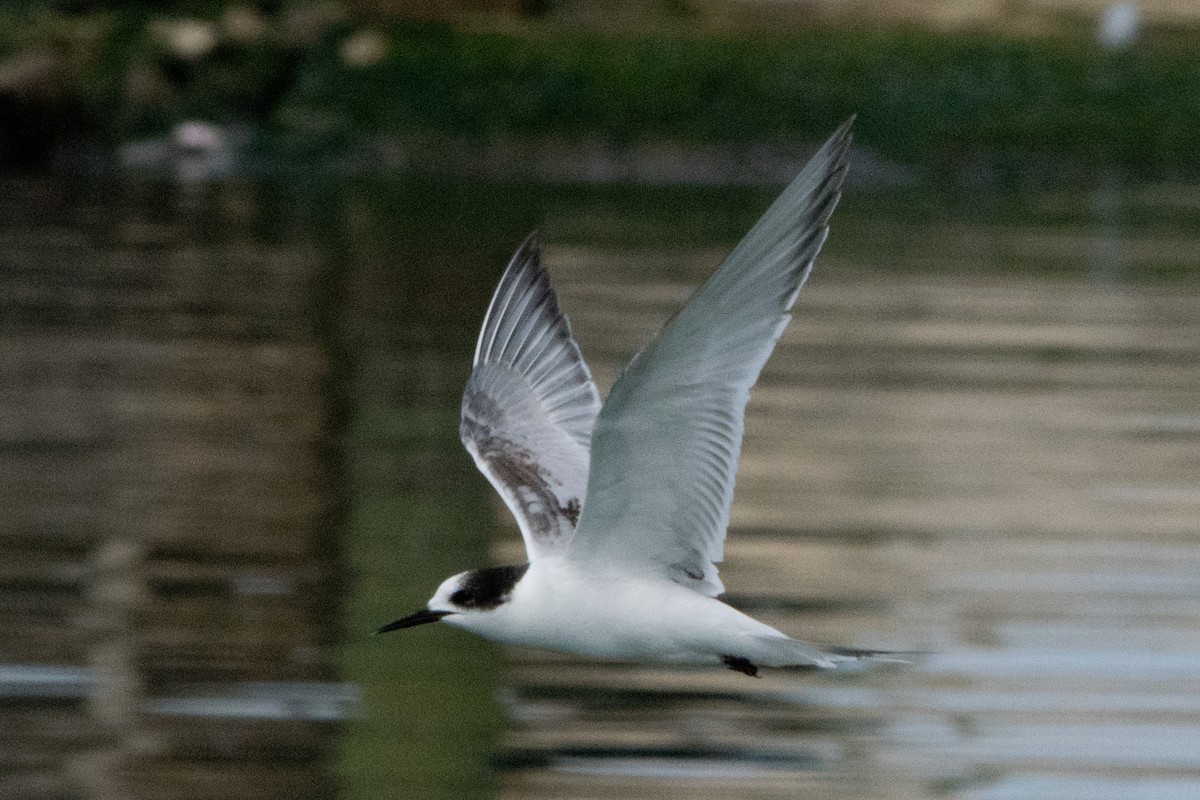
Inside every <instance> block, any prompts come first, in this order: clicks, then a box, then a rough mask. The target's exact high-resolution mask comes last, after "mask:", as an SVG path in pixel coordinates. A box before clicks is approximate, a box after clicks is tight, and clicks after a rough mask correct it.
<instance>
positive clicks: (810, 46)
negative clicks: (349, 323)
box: [291, 26, 1200, 165]
mask: <svg viewBox="0 0 1200 800" xmlns="http://www.w3.org/2000/svg"><path fill="white" fill-rule="evenodd" d="M391 42H392V50H391V53H390V55H389V57H388V58H387V59H386V60H385V61H384V62H382V63H380V64H379V65H377V66H375V67H373V68H371V69H367V70H357V71H342V72H341V74H339V75H337V77H336V78H335V77H333V76H334V74H336V73H338V72H339V70H338V69H337V68H336V66H334V65H333V64H332V63H331V62H330V61H329V60H326V61H325V64H326V65H328V66H327V67H326V68H324V69H322V70H321V71H320V72H321V74H326V75H328V76H329V77H328V79H327V80H325V81H323V82H318V81H313V82H309V83H307V84H305V85H302V86H301V89H300V91H298V92H296V93H295V94H294V95H293V96H292V98H291V100H292V102H293V103H294V104H296V106H307V107H309V108H330V107H336V108H339V109H340V110H341V112H342V113H344V114H345V115H346V116H347V117H348V119H349V120H350V121H352V123H353V124H355V125H359V126H362V127H364V128H366V129H369V130H374V131H380V132H386V131H404V130H423V131H436V132H452V133H466V134H469V135H474V136H479V137H487V136H493V135H498V134H500V135H517V136H542V135H565V136H591V135H598V136H601V137H604V138H606V139H608V140H609V141H613V142H617V143H623V142H629V141H633V140H655V139H671V140H677V141H683V142H728V143H745V142H756V141H768V142H780V141H788V140H793V139H796V138H809V137H813V136H823V135H825V134H826V133H827V132H828V130H829V129H830V127H831V126H832V125H834V124H836V123H837V122H838V121H840V120H841V119H843V118H845V117H846V116H848V115H849V114H851V113H855V112H858V113H860V114H861V118H860V122H859V126H858V135H859V137H860V141H863V142H865V143H867V144H869V145H871V146H873V147H875V148H877V149H878V150H880V151H881V152H883V153H885V154H888V155H890V156H893V157H895V158H898V159H901V160H904V161H917V162H920V161H923V160H927V159H930V158H940V157H942V156H944V155H945V154H946V153H948V152H950V153H952V152H954V151H956V150H985V151H1001V152H1022V153H1048V154H1061V155H1066V156H1070V157H1073V158H1080V159H1085V160H1092V161H1113V162H1119V163H1127V164H1131V165H1149V164H1160V163H1178V162H1183V163H1194V162H1196V160H1197V154H1198V153H1200V149H1198V145H1200V124H1198V123H1200V55H1198V54H1196V53H1191V52H1180V51H1156V52H1126V53H1108V52H1103V51H1100V50H1098V49H1097V48H1095V47H1093V46H1092V45H1090V44H1085V43H1083V42H1064V41H1042V40H1037V41H1029V40H1006V39H1002V38H998V37H993V36H982V35H977V36H964V35H953V36H951V35H940V34H934V33H928V32H919V31H911V30H910V31H886V32H885V31H879V30H841V29H839V30H813V31H806V32H798V33H797V32H792V33H790V34H788V35H787V36H786V37H783V36H781V37H778V38H763V37H758V38H754V39H746V38H737V37H725V36H715V35H710V36H695V37H684V36H679V35H672V36H665V35H654V34H650V35H646V36H642V37H628V36H626V37H620V38H612V37H604V36H598V35H589V34H578V33H572V34H557V33H556V34H540V35H537V34H531V35H510V34H500V33H479V32H472V31H461V30H455V29H452V28H450V27H428V26H423V27H396V28H394V29H393V30H392V31H391Z"/></svg>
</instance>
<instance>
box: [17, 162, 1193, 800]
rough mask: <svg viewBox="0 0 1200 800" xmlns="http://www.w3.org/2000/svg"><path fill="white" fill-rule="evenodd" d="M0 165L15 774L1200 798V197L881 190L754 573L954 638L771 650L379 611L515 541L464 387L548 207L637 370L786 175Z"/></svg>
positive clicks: (814, 315) (849, 241) (918, 631)
mask: <svg viewBox="0 0 1200 800" xmlns="http://www.w3.org/2000/svg"><path fill="white" fill-rule="evenodd" d="M6 188H7V191H6V193H5V195H4V197H5V199H4V201H3V207H4V212H5V213H4V216H3V220H4V222H3V223H0V225H2V226H3V228H4V236H5V239H4V242H5V244H4V246H3V250H2V255H0V258H2V259H3V262H2V270H0V376H2V377H3V380H2V381H0V412H2V415H0V416H2V419H0V474H2V475H3V484H4V488H5V492H4V493H5V497H6V502H5V504H4V505H3V507H2V508H0V520H2V524H0V546H2V547H3V548H4V555H5V558H4V566H3V567H0V608H2V610H3V615H2V616H0V622H2V623H3V624H4V626H5V632H6V633H7V635H6V636H5V637H4V639H3V641H4V644H3V645H2V648H3V651H2V652H0V696H2V697H3V705H2V709H3V710H2V711H0V718H3V720H4V721H5V723H6V724H5V725H4V726H3V730H4V731H5V732H6V733H3V734H0V737H2V738H3V741H4V743H5V745H6V747H5V750H6V752H7V753H9V756H8V758H7V761H6V768H5V769H4V770H3V771H0V795H3V796H6V797H7V796H13V797H18V796H19V797H30V798H50V797H55V798H59V797H160V798H164V800H168V799H169V800H179V798H190V797H196V798H200V797H204V798H215V797H221V798H226V797H228V798H241V797H255V798H266V797H281V798H282V797H289V798H293V797H301V798H304V797H307V798H329V797H335V796H339V797H341V796H344V797H347V798H352V797H362V798H368V797H369V798H379V797H403V798H408V797H414V798H415V797H419V798H455V800H458V799H460V798H488V797H501V798H506V800H518V799H521V798H533V797H547V796H553V797H561V798H584V797H588V798H591V797H610V796H611V797H626V796H634V795H636V796H639V797H643V798H646V800H651V799H652V798H681V797H687V798H689V800H691V799H692V798H706V797H714V798H715V797H721V798H728V797H737V798H826V797H834V796H836V797H855V798H934V797H952V798H961V799H962V800H1009V799H1010V798H1033V797H1036V798H1079V800H1083V799H1084V798H1086V799H1087V800H1096V799H1097V798H1109V797H1112V798H1117V797H1120V798H1122V800H1127V799H1128V798H1150V797H1153V798H1155V799H1156V800H1161V799H1162V798H1167V799H1168V800H1169V799H1170V798H1183V797H1194V796H1197V795H1200V778H1198V777H1197V775H1198V774H1200V757H1198V756H1196V754H1195V750H1196V748H1195V746H1194V743H1193V741H1192V740H1193V739H1194V736H1193V732H1194V730H1195V728H1196V725H1197V722H1200V705H1198V704H1197V702H1196V700H1195V698H1196V696H1197V693H1196V688H1197V686H1200V658H1198V657H1197V656H1200V626H1198V625H1197V618H1196V615H1195V609H1196V602H1197V600H1198V599H1200V583H1198V582H1197V580H1196V578H1195V576H1196V575H1197V574H1198V573H1200V545H1197V541H1198V540H1197V536H1196V533H1197V530H1196V519H1197V518H1198V514H1197V512H1198V511H1200V486H1197V484H1196V481H1195V476H1196V475H1197V474H1200V455H1198V454H1200V450H1198V449H1197V444H1198V441H1197V436H1198V435H1200V409H1198V407H1197V404H1196V403H1197V400H1196V398H1197V397H1200V317H1197V315H1196V313H1195V309H1196V303H1197V300H1198V299H1200V298H1198V292H1200V286H1198V284H1197V282H1196V280H1195V275H1196V274H1197V272H1196V267H1197V265H1198V262H1200V247H1197V245H1198V244H1200V236H1198V231H1200V191H1197V190H1196V189H1194V188H1191V187H1164V186H1150V187H1132V188H1131V187H1122V186H1120V185H1119V184H1117V185H1113V184H1112V183H1111V182H1108V183H1105V184H1104V185H1103V186H1102V188H1101V190H1098V191H1096V192H1092V193H1089V192H1078V193H1075V192H1070V193H1066V192H1064V193H1042V194H1038V195H1036V196H1014V197H1008V196H994V197H990V198H988V199H986V201H985V206H986V207H985V208H983V209H980V208H979V207H978V205H977V204H964V206H966V207H969V208H971V209H974V210H969V211H959V210H957V207H956V206H957V204H956V203H953V202H947V201H946V200H945V199H944V198H938V197H937V196H936V195H930V194H928V193H927V192H921V191H918V190H905V192H906V193H903V194H897V193H895V192H891V193H888V194H886V195H884V194H880V193H876V192H872V191H869V190H865V189H858V190H852V191H851V192H850V194H849V196H848V197H847V199H846V201H845V202H844V204H843V206H842V208H841V209H839V211H838V214H837V216H836V218H835V226H834V232H833V235H832V237H831V239H830V242H829V245H828V247H827V249H826V253H825V255H823V257H822V260H821V263H820V265H819V268H818V271H817V273H816V275H815V276H814V279H813V281H812V282H811V284H810V286H809V287H808V288H807V289H806V290H805V292H804V294H803V296H802V298H801V301H800V303H799V305H798V307H797V313H798V316H797V318H796V320H795V321H794V323H793V325H792V326H791V327H790V328H789V330H788V332H787V334H786V335H785V337H784V339H783V341H782V342H781V345H780V347H779V350H778V351H777V354H776V356H775V358H774V359H773V360H772V361H771V362H770V363H769V364H768V366H767V369H766V372H765V373H764V376H763V380H762V382H761V384H760V386H759V387H758V389H757V390H756V392H755V395H754V399H753V401H752V403H751V406H750V416H749V421H748V427H747V445H746V451H745V454H744V457H743V461H742V467H741V472H740V478H739V483H738V492H737V499H736V502H735V507H734V513H733V531H732V533H731V536H730V540H729V544H728V561H727V563H726V565H725V566H724V568H723V570H722V573H723V577H724V578H725V582H726V584H727V586H728V587H729V589H730V592H731V594H730V601H731V602H733V603H734V604H736V605H738V606H740V607H743V608H745V609H747V610H750V611H752V612H753V613H754V614H755V615H756V616H761V617H762V618H764V619H765V620H766V621H768V622H770V623H772V624H774V625H777V626H779V627H781V628H782V629H784V630H786V631H788V632H791V633H793V634H795V635H798V636H801V637H803V638H808V639H812V640H816V641H821V642H828V643H837V644H847V645H857V646H869V647H883V648H895V649H908V650H922V651H927V652H928V655H925V656H922V657H921V658H919V659H918V660H917V663H915V664H913V665H911V666H902V667H887V668H879V669H874V670H869V671H862V672H851V673H843V674H837V675H829V674H825V673H808V672H800V671H794V672H775V673H772V674H769V675H768V676H767V677H765V678H764V679H762V680H751V679H748V678H746V677H744V676H742V675H738V674H735V673H732V672H728V671H718V670H679V669H665V668H653V667H643V666H635V665H610V664H598V663H594V662H588V661H582V660H578V659H572V658H566V657H562V656H557V655H553V654H545V653H538V652H530V651H516V650H512V651H502V650H501V649H499V648H496V647H494V646H492V645H490V644H488V643H486V642H482V641H480V640H477V639H474V638H472V637H470V636H469V635H467V634H464V633H462V632H460V631H456V630H452V629H439V627H438V626H429V627H426V628H422V629H418V630H414V631H408V632H405V633H403V634H394V635H392V636H390V637H380V638H373V637H370V636H367V635H366V634H367V633H368V632H369V631H370V630H372V629H373V628H374V627H376V626H378V625H379V624H380V623H382V622H386V621H388V620H390V619H394V618H395V617H396V616H398V615H399V614H402V613H406V612H408V611H410V610H411V609H412V608H415V607H416V606H418V605H419V604H421V603H422V602H424V600H425V599H426V598H427V597H428V595H429V594H430V592H431V591H432V590H433V588H434V587H435V586H436V584H437V583H438V581H440V580H441V578H443V577H444V576H446V575H448V574H451V573H453V572H456V571H458V570H461V569H464V568H467V567H470V566H477V565H480V564H483V563H485V562H487V561H488V560H489V558H491V559H492V560H496V561H500V562H511V561H513V560H519V559H521V558H522V554H521V552H520V543H519V537H518V536H517V534H516V531H515V528H513V527H512V525H511V523H510V522H509V521H507V519H506V516H505V514H504V512H503V508H502V506H501V504H500V503H499V501H497V500H496V499H495V498H494V497H493V496H492V495H491V492H490V489H489V488H488V487H487V485H486V483H485V482H484V480H483V478H482V477H480V476H479V475H477V474H476V473H475V471H474V468H473V466H472V465H471V463H470V459H469V458H468V456H467V455H466V453H465V452H464V451H463V450H462V449H461V447H460V445H459V444H458V441H457V408H458V396H459V393H460V391H461V386H462V383H463V381H464V380H465V378H466V374H467V371H468V368H469V354H470V352H471V348H472V345H473V337H474V335H475V332H476V326H477V324H478V322H479V319H480V317H481V314H482V311H483V308H484V306H485V305H486V302H487V297H488V295H489V293H490V291H491V288H492V285H493V283H494V281H495V280H496V278H497V277H498V275H499V272H500V270H501V269H502V267H503V264H504V263H505V260H506V258H507V256H508V254H509V251H510V250H511V248H512V247H513V246H514V245H515V243H516V242H518V241H520V239H521V238H522V236H523V235H524V233H525V232H527V231H528V230H530V229H533V228H535V227H538V228H541V230H542V231H543V236H544V238H545V239H546V240H548V241H549V242H550V245H549V246H548V248H547V262H548V264H549V265H550V267H551V270H552V273H553V275H554V279H555V281H556V283H557V285H558V286H559V287H560V290H561V295H562V298H563V305H564V306H565V308H566V309H567V311H568V313H569V314H570V315H571V318H572V321H573V323H574V326H575V328H576V332H577V335H578V338H579V339H580V342H581V344H582V347H583V350H584V352H585V354H586V355H587V357H588V359H589V361H590V362H591V363H592V365H593V367H594V370H595V372H596V375H597V378H598V380H599V382H600V383H601V385H602V387H603V386H606V385H607V384H609V383H610V382H611V380H612V379H613V377H614V376H615V374H616V373H617V370H618V369H619V368H620V366H621V364H622V363H624V361H625V359H627V358H628V356H629V354H630V353H631V352H633V351H634V350H635V349H636V348H637V347H638V346H639V345H640V344H641V343H642V342H644V341H645V340H646V339H647V338H648V337H649V336H650V335H652V333H653V331H654V330H655V328H656V327H657V326H658V324H660V322H661V320H662V319H663V318H664V317H665V316H666V315H668V314H669V313H670V312H671V311H672V310H673V309H674V308H675V307H676V306H677V304H678V303H679V302H681V301H682V300H683V299H684V298H686V296H687V294H688V292H689V290H690V288H691V287H692V286H694V285H695V283H696V282H698V281H699V280H701V279H702V278H703V277H704V275H706V274H707V272H708V271H709V270H710V269H711V268H712V267H713V266H714V265H715V264H716V263H717V261H719V259H720V256H721V253H722V252H723V250H724V249H726V248H727V247H728V245H729V244H731V243H732V242H733V241H734V240H735V239H736V237H737V235H739V234H740V232H741V231H743V230H744V229H745V228H747V227H748V226H749V224H750V223H751V222H753V219H754V218H755V216H756V215H757V213H758V212H759V211H760V210H761V209H762V208H763V207H764V206H765V204H766V202H767V201H768V200H769V196H768V193H761V192H755V191H749V190H738V191H723V190H718V189H705V190H702V191H700V190H687V191H679V190H669V189H655V190H638V191H633V190H618V189H614V188H611V187H610V188H604V189H566V188H562V187H558V188H554V187H527V186H506V185H499V184H496V185H485V186H470V187H459V186H453V185H448V184H439V183H435V182H416V183H408V182H398V183H385V182H371V181H346V182H338V183H330V184H317V183H311V184H310V183H291V184H287V185H279V186H274V185H269V184H245V183H229V184H224V185H220V186H213V187H208V188H193V189H190V190H179V189H176V188H173V187H170V186H167V185H161V184H154V183H137V182H134V183H130V184H123V185H120V184H119V185H109V186H104V187H96V186H89V187H78V186H72V185H69V184H63V183H40V184H29V183H11V184H8V185H7V187H6ZM1114 254H1116V255H1114ZM1118 255H1119V262H1120V263H1119V265H1118V264H1116V261H1114V258H1117V256H1118Z"/></svg>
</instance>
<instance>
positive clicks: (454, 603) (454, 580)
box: [375, 564, 529, 633]
mask: <svg viewBox="0 0 1200 800" xmlns="http://www.w3.org/2000/svg"><path fill="white" fill-rule="evenodd" d="M527 569H529V565H528V564H518V565H515V566H510V567H484V568H483V569H473V570H468V571H467V572H460V573H459V574H457V575H453V576H451V577H449V578H447V579H446V580H444V581H442V585H441V586H439V587H438V588H437V591H436V592H434V593H433V597H431V598H429V602H428V603H426V604H425V607H424V608H420V609H417V610H416V611H414V612H413V613H411V614H409V615H408V616H407V617H404V618H402V619H398V620H396V621H395V622H389V623H388V624H387V625H384V626H383V627H382V628H380V629H379V630H377V631H375V632H376V633H387V632H388V631H396V630H400V629H401V628H411V627H414V626H416V625H424V624H425V623H427V622H437V621H438V620H440V619H446V618H447V617H449V619H447V621H448V622H451V623H459V624H461V623H462V622H463V621H465V620H463V619H462V618H465V617H468V616H470V615H472V614H479V613H482V612H487V611H491V610H493V609H495V608H499V607H500V606H502V605H504V604H505V603H507V602H508V600H509V598H511V597H512V592H513V588H514V587H515V586H516V585H517V581H519V580H521V578H522V577H524V575H525V571H526V570H527ZM456 618H457V619H456Z"/></svg>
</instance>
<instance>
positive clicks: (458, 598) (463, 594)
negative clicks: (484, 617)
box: [450, 589, 471, 608]
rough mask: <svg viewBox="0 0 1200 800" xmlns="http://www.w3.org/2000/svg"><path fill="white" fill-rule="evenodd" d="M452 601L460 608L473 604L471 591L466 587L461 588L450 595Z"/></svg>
mask: <svg viewBox="0 0 1200 800" xmlns="http://www.w3.org/2000/svg"><path fill="white" fill-rule="evenodd" d="M450 602H451V603H454V605H456V606H458V607H459V608H466V607H467V606H469V605H471V593H470V592H468V591H467V590H466V589H459V590H458V591H457V592H455V593H454V594H452V595H450Z"/></svg>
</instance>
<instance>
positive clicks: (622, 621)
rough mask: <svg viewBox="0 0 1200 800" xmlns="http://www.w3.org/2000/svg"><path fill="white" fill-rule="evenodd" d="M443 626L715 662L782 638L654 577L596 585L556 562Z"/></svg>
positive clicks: (645, 656) (511, 639)
mask: <svg viewBox="0 0 1200 800" xmlns="http://www.w3.org/2000/svg"><path fill="white" fill-rule="evenodd" d="M445 621H446V622H449V623H451V624H455V625H458V626H460V627H463V628H466V629H467V630H470V631H472V632H474V633H477V634H479V635H481V636H484V637H486V638H489V639H493V640H495V641H500V642H505V643H508V644H518V645H525V646H528V647H541V648H546V649H550V650H558V651H562V652H567V653H577V654H580V655H586V656H591V657H593V658H605V659H620V660H632V661H665V662H670V663H679V664H684V663H687V664H719V663H721V657H722V656H726V655H728V656H740V657H746V656H748V655H750V654H749V653H748V652H747V650H748V649H751V648H752V647H753V641H752V640H751V639H750V638H749V637H754V636H757V637H763V636H773V637H780V636H783V634H781V633H779V632H778V631H776V630H775V629H773V628H771V627H769V626H767V625H764V624H762V623H761V622H758V621H757V620H754V619H752V618H750V617H748V616H746V615H745V614H742V613H741V612H739V611H737V610H736V609H734V608H732V607H730V606H728V605H726V604H724V603H722V602H721V601H719V600H716V599H714V598H711V597H706V596H704V595H702V594H699V593H697V592H694V591H692V590H691V589H687V588H684V587H682V586H679V585H677V584H674V583H671V582H670V581H667V580H662V579H653V578H651V579H635V578H621V579H616V580H613V579H609V580H603V581H602V580H598V579H589V577H588V576H586V575H582V574H580V573H578V572H575V571H574V570H573V569H572V568H571V567H569V566H567V565H564V564H563V563H562V562H557V561H550V562H547V561H541V562H536V563H534V564H533V565H531V566H530V568H529V571H528V572H527V573H526V574H525V576H524V577H523V578H522V579H521V581H520V582H519V583H518V584H517V587H516V589H515V590H514V592H513V595H512V597H511V598H510V600H509V601H508V602H507V603H505V604H503V605H501V606H500V607H498V608H496V609H493V610H490V611H483V612H475V613H466V614H461V615H454V616H451V617H447V618H446V619H445Z"/></svg>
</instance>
